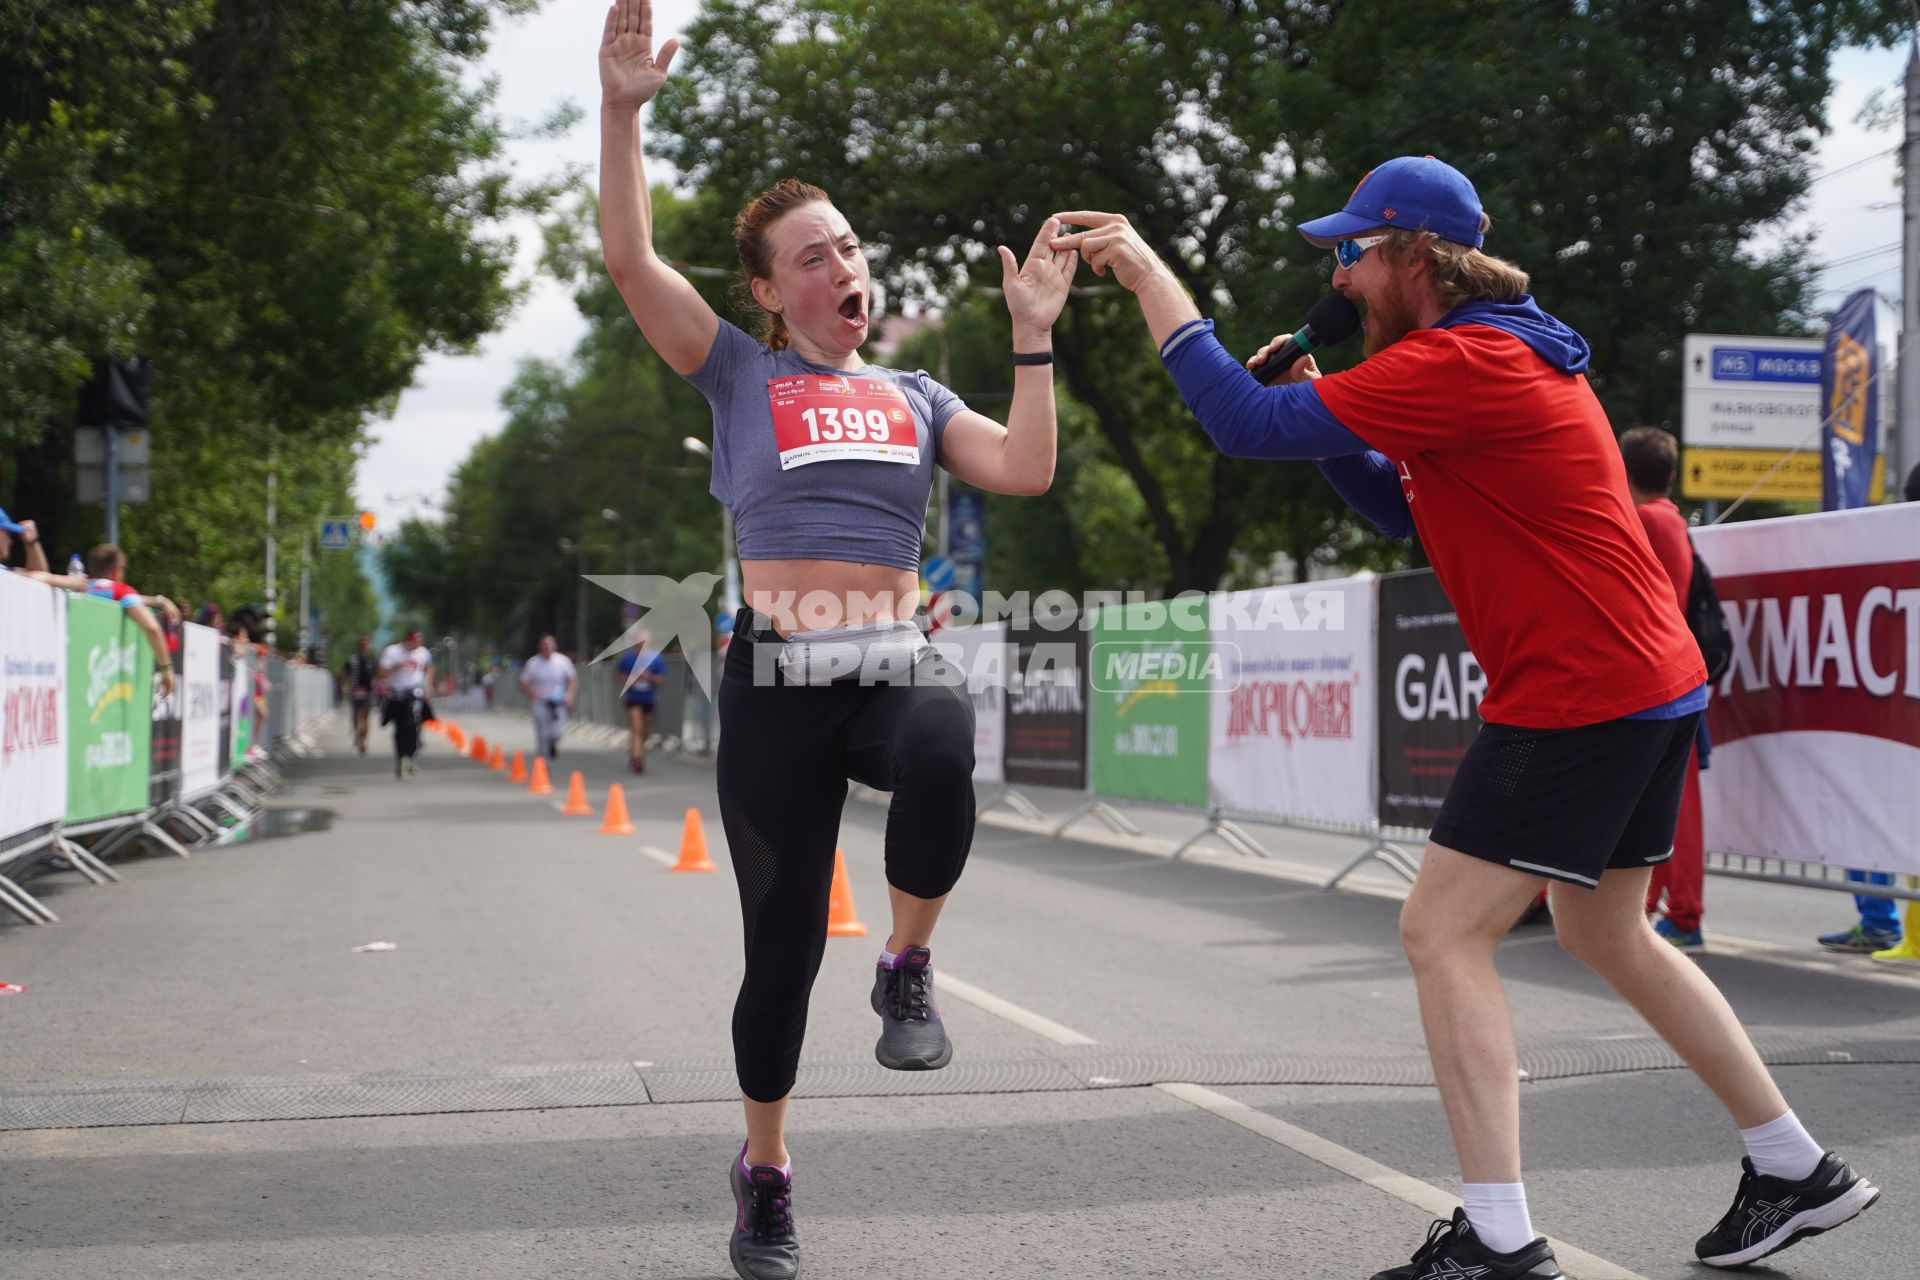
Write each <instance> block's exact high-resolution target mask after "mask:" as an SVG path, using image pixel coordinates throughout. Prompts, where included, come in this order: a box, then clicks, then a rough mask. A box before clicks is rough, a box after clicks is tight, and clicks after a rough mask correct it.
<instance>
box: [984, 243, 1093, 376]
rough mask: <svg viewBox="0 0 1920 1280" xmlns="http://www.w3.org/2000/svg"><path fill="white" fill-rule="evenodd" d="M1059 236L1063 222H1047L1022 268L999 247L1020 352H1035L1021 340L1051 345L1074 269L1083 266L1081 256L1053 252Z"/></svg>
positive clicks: (1004, 288) (1004, 289)
mask: <svg viewBox="0 0 1920 1280" xmlns="http://www.w3.org/2000/svg"><path fill="white" fill-rule="evenodd" d="M1059 232H1060V220H1059V219H1058V218H1048V219H1047V221H1046V223H1045V225H1043V226H1042V227H1041V228H1040V234H1039V235H1037V236H1035V237H1034V238H1033V248H1032V249H1031V250H1030V251H1029V252H1028V254H1027V260H1026V262H1025V263H1024V264H1021V265H1016V264H1015V263H1014V259H1013V250H1011V249H1009V248H1007V246H1005V245H1001V246H1000V288H1001V291H1002V292H1004V293H1005V294H1006V295H1007V310H1008V312H1009V313H1011V314H1012V316H1013V335H1014V344H1015V347H1016V349H1018V350H1034V349H1035V348H1034V347H1032V346H1026V347H1022V346H1021V345H1020V343H1021V340H1022V339H1026V340H1028V341H1030V342H1038V343H1044V342H1047V341H1050V334H1051V331H1052V329H1053V322H1054V321H1055V320H1056V319H1058V318H1059V316H1060V308H1061V307H1063V306H1065V305H1066V302H1067V289H1068V287H1069V286H1070V285H1071V284H1072V283H1073V273H1074V269H1075V268H1076V267H1078V266H1079V265H1080V255H1079V254H1078V253H1076V252H1074V251H1073V250H1070V249H1069V250H1066V251H1063V252H1055V251H1054V248H1053V240H1054V237H1055V236H1056V235H1058V234H1059Z"/></svg>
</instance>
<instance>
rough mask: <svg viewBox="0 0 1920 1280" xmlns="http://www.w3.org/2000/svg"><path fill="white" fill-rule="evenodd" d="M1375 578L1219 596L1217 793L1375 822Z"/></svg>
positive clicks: (1302, 812) (1237, 803)
mask: <svg viewBox="0 0 1920 1280" xmlns="http://www.w3.org/2000/svg"><path fill="white" fill-rule="evenodd" d="M1374 588H1375V583H1374V579H1373V578H1372V577H1371V576H1366V577H1360V578H1342V579H1339V580H1337V581H1333V582H1314V583H1305V584H1302V585H1300V586H1295V587H1267V588H1263V589H1261V590H1258V591H1236V592H1233V593H1232V594H1229V595H1216V596H1214V597H1213V598H1212V599H1211V601H1210V602H1209V603H1210V606H1211V614H1210V617H1211V623H1212V634H1213V649H1214V652H1215V653H1216V654H1217V655H1218V656H1219V657H1220V659H1221V662H1222V664H1223V673H1222V675H1221V676H1220V677H1219V678H1217V679H1216V680H1215V681H1214V685H1213V690H1212V693H1211V695H1210V696H1211V697H1212V699H1213V707H1212V711H1213V715H1212V717H1211V720H1212V725H1211V727H1210V729H1209V730H1208V737H1209V746H1208V758H1207V780H1208V790H1209V793H1210V795H1211V798H1212V801H1213V803H1214V804H1216V805H1219V806H1220V807H1222V808H1224V809H1231V810H1238V811H1240V812H1243V813H1255V814H1264V815H1269V816H1272V817H1280V818H1293V819H1296V820H1300V821H1309V822H1338V823H1367V822H1370V821H1372V820H1373V817H1374V804H1373V789H1374V756H1373V751H1374V737H1375V717H1374V698H1375V696H1376V691H1375V688H1374V681H1375V672H1374V669H1373V666H1374V662H1373V617H1374Z"/></svg>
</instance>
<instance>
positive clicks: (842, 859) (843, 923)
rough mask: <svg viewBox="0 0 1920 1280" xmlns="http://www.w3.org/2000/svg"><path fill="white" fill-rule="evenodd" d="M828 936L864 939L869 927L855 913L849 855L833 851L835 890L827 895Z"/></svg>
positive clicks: (836, 850) (837, 850)
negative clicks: (848, 862)
mask: <svg viewBox="0 0 1920 1280" xmlns="http://www.w3.org/2000/svg"><path fill="white" fill-rule="evenodd" d="M827 936H828V937H829V938H864V937H866V936H867V926H865V925H863V924H861V923H860V917H859V916H857V915H855V914H854V911H853V886H852V885H850V884H848V883H847V855H846V854H845V853H843V852H841V851H840V850H839V849H835V850H834V851H833V888H832V890H831V891H829V893H828V894H827Z"/></svg>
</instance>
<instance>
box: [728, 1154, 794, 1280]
mask: <svg viewBox="0 0 1920 1280" xmlns="http://www.w3.org/2000/svg"><path fill="white" fill-rule="evenodd" d="M746 1159H747V1149H746V1147H744V1146H743V1147H741V1148H740V1154H739V1156H738V1157H736V1158H735V1159H734V1162H733V1172H732V1175H731V1176H730V1177H729V1178H728V1182H729V1183H731V1184H732V1186H733V1205H734V1215H733V1239H732V1241H731V1242H730V1243H729V1244H728V1245H727V1256H728V1257H729V1258H731V1259H732V1260H733V1269H734V1271H735V1272H736V1273H737V1274H738V1275H739V1276H740V1278H741V1280H796V1278H797V1277H798V1276H799V1274H800V1238H799V1236H797V1235H796V1234H795V1233H794V1229H793V1178H792V1176H791V1175H790V1174H787V1173H785V1172H783V1171H782V1170H780V1169H778V1168H776V1167H775V1166H773V1165H770V1164H757V1165H754V1166H753V1167H752V1168H748V1167H747V1163H746Z"/></svg>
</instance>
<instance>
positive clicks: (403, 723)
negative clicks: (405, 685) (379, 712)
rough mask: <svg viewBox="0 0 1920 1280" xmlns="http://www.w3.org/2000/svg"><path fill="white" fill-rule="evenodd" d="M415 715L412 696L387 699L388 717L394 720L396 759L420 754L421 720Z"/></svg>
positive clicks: (394, 755) (394, 756) (394, 750)
mask: <svg viewBox="0 0 1920 1280" xmlns="http://www.w3.org/2000/svg"><path fill="white" fill-rule="evenodd" d="M413 717H414V703H413V699H412V698H411V697H407V698H389V699H387V719H389V720H391V721H392V722H393V758H394V759H396V760H404V759H407V758H409V757H411V756H417V755H419V754H420V722H419V721H418V720H416V719H414V718H413Z"/></svg>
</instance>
